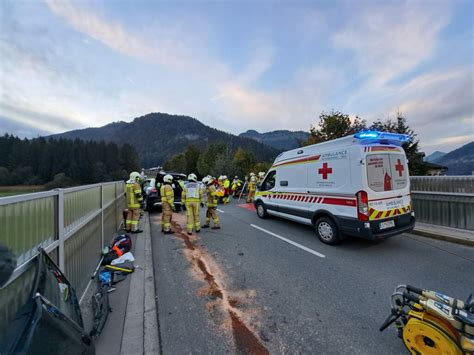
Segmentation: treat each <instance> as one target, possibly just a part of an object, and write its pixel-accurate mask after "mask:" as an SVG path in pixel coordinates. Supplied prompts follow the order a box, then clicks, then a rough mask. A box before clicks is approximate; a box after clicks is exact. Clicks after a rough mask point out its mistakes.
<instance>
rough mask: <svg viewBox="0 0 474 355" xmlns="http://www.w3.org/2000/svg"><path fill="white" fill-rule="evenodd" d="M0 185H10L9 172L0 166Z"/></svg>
mask: <svg viewBox="0 0 474 355" xmlns="http://www.w3.org/2000/svg"><path fill="white" fill-rule="evenodd" d="M0 185H10V171H8V169H7V168H5V167H4V166H0Z"/></svg>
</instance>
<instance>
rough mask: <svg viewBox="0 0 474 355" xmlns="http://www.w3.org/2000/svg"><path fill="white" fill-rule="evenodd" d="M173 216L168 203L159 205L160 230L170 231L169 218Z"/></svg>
mask: <svg viewBox="0 0 474 355" xmlns="http://www.w3.org/2000/svg"><path fill="white" fill-rule="evenodd" d="M172 216H173V210H172V209H171V206H170V204H169V203H168V202H162V203H161V229H162V230H163V231H164V232H168V231H170V230H171V217H172Z"/></svg>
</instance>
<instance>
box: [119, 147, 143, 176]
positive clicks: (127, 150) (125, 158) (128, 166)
mask: <svg viewBox="0 0 474 355" xmlns="http://www.w3.org/2000/svg"><path fill="white" fill-rule="evenodd" d="M120 158H121V160H122V162H123V163H122V164H123V165H122V166H123V168H124V169H125V170H126V171H128V172H129V173H130V172H132V171H138V170H139V169H140V165H139V159H138V154H137V152H136V151H135V149H133V147H132V146H131V145H130V144H128V143H125V144H124V145H123V146H122V148H121V149H120Z"/></svg>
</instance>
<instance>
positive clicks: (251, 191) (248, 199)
mask: <svg viewBox="0 0 474 355" xmlns="http://www.w3.org/2000/svg"><path fill="white" fill-rule="evenodd" d="M254 196H255V190H249V194H248V195H247V203H251V202H252V201H253V197H254Z"/></svg>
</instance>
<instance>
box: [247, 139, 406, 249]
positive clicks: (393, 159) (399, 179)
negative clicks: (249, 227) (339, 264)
mask: <svg viewBox="0 0 474 355" xmlns="http://www.w3.org/2000/svg"><path fill="white" fill-rule="evenodd" d="M408 140H409V136H407V135H404V134H395V133H388V132H378V131H363V132H359V133H357V134H355V135H352V136H347V137H344V138H339V139H335V140H332V141H328V142H323V143H319V144H314V145H310V146H307V147H303V148H298V149H294V150H290V151H287V152H284V153H281V154H280V155H278V156H277V157H276V159H275V162H274V163H273V165H272V167H271V168H270V170H269V171H268V172H267V174H266V176H265V179H264V180H263V182H262V184H261V185H260V186H259V188H258V191H257V193H256V195H255V199H254V204H255V208H256V210H257V214H258V216H259V217H260V218H266V217H267V216H268V215H272V216H277V217H283V218H286V219H289V220H293V221H296V222H300V223H304V224H307V225H312V226H313V227H314V229H315V231H316V235H317V236H318V238H319V239H320V240H321V241H322V242H323V243H326V244H337V243H338V242H340V241H341V240H342V239H343V238H344V236H346V235H350V236H356V237H361V238H367V239H372V240H382V239H385V238H388V237H391V236H394V235H397V234H400V233H403V232H407V231H410V230H412V229H413V227H414V225H415V214H414V213H413V211H412V208H411V198H410V179H409V175H408V166H407V160H406V156H405V152H404V150H403V148H402V147H401V145H402V144H403V143H406V142H408Z"/></svg>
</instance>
